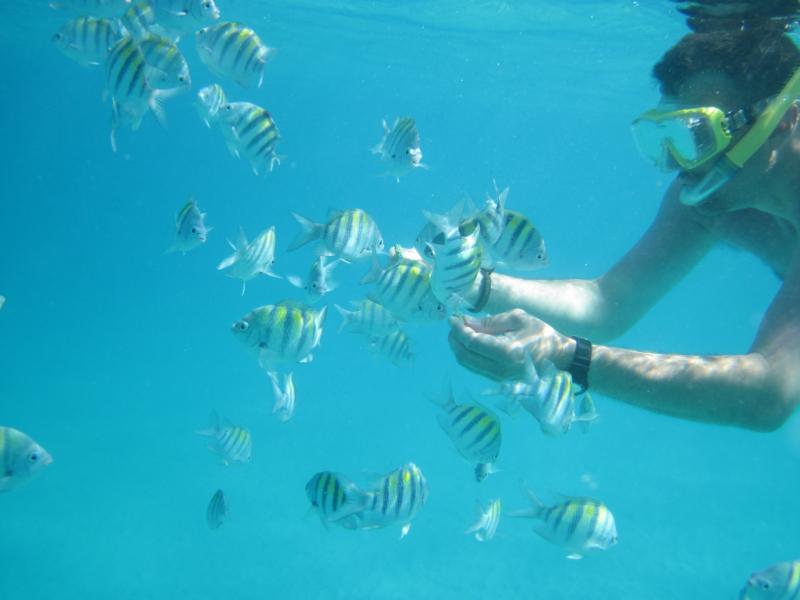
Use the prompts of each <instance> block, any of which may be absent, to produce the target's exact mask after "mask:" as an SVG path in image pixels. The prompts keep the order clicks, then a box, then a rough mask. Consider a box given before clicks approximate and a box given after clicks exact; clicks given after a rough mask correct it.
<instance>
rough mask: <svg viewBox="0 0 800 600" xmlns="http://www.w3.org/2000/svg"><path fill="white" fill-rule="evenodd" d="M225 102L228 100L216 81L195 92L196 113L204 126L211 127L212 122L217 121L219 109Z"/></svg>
mask: <svg viewBox="0 0 800 600" xmlns="http://www.w3.org/2000/svg"><path fill="white" fill-rule="evenodd" d="M226 104H228V100H227V99H226V98H225V92H224V91H223V89H222V86H220V85H219V84H218V83H214V84H212V85H207V86H206V87H204V88H202V89H201V90H200V91H199V92H197V104H196V107H197V113H198V114H199V115H200V118H201V119H202V120H203V123H205V124H206V127H211V124H212V123H216V122H217V119H218V118H219V111H220V110H221V109H222V107H223V106H225V105H226Z"/></svg>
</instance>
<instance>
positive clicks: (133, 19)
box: [119, 0, 166, 40]
mask: <svg viewBox="0 0 800 600" xmlns="http://www.w3.org/2000/svg"><path fill="white" fill-rule="evenodd" d="M119 21H120V23H122V26H123V27H124V28H125V30H126V31H127V32H128V35H130V36H131V37H132V38H133V39H134V40H141V39H142V38H144V37H146V36H148V35H150V34H151V33H155V34H157V35H162V36H165V37H166V31H164V28H163V27H161V26H160V25H159V24H158V23H157V22H156V13H155V11H154V10H153V7H152V6H151V4H150V2H148V0H139V1H138V2H134V3H133V4H131V5H130V8H128V10H126V11H125V13H124V14H123V15H122V16H121V17H120V19H119Z"/></svg>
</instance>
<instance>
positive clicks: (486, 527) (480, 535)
mask: <svg viewBox="0 0 800 600" xmlns="http://www.w3.org/2000/svg"><path fill="white" fill-rule="evenodd" d="M502 509H503V505H502V503H501V502H500V498H497V499H496V500H492V501H490V502H489V504H487V505H486V508H485V509H484V508H483V507H481V505H480V504H478V520H477V521H476V522H475V523H473V524H472V526H471V527H469V528H468V529H467V530H466V531H465V532H464V534H465V535H469V534H470V533H474V534H475V539H476V540H478V541H479V542H488V541H489V540H491V539H492V538H493V537H494V534H495V533H496V532H497V526H498V525H499V524H500V513H501V511H502Z"/></svg>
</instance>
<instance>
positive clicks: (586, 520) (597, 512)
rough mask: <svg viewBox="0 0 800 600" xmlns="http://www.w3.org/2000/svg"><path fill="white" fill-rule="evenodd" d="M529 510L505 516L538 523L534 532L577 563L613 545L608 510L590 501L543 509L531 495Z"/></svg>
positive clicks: (568, 499)
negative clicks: (535, 520) (588, 555)
mask: <svg viewBox="0 0 800 600" xmlns="http://www.w3.org/2000/svg"><path fill="white" fill-rule="evenodd" d="M527 492H528V497H529V498H530V501H531V508H530V509H523V510H518V511H514V512H511V513H509V516H512V517H526V518H532V519H538V520H539V521H540V523H539V524H538V525H537V526H536V527H534V529H533V530H534V531H535V532H536V533H537V534H539V535H540V536H541V537H543V538H544V539H546V540H547V541H549V542H552V543H553V544H556V545H558V546H561V547H562V548H564V549H565V550H566V551H567V552H568V555H567V558H570V559H573V560H577V559H580V558H583V555H584V554H585V553H586V552H588V551H589V550H594V549H597V550H607V549H608V548H611V547H612V546H614V545H615V544H616V543H617V526H616V523H615V522H614V515H613V514H612V513H611V511H610V510H609V509H608V507H607V506H606V505H605V504H603V503H602V502H600V501H598V500H594V499H592V498H572V497H565V498H564V500H563V501H562V502H560V503H558V504H555V505H553V506H545V505H544V504H543V503H542V502H541V501H540V500H539V499H538V498H537V497H536V495H535V494H534V493H533V492H532V491H531V490H527Z"/></svg>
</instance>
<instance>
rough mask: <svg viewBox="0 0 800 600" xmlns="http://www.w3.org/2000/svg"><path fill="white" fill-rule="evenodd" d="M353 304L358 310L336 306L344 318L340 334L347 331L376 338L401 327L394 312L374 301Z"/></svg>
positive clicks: (367, 300) (368, 300) (366, 300)
mask: <svg viewBox="0 0 800 600" xmlns="http://www.w3.org/2000/svg"><path fill="white" fill-rule="evenodd" d="M352 304H353V305H354V306H355V308H356V310H347V309H345V308H342V307H341V306H339V305H338V304H335V305H334V306H335V307H336V310H338V311H339V314H340V315H341V316H342V324H341V326H340V327H339V332H342V331H345V330H347V331H351V332H353V333H362V334H364V335H367V336H369V337H373V338H374V337H381V336H384V335H387V334H389V333H391V332H392V331H394V330H396V329H397V328H398V327H400V323H399V322H398V321H397V318H396V317H395V316H394V315H393V314H392V312H391V311H390V310H389V309H388V308H386V307H385V306H383V305H382V304H379V303H377V302H375V301H374V300H370V299H369V298H367V299H365V300H362V301H360V302H353V303H352Z"/></svg>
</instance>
